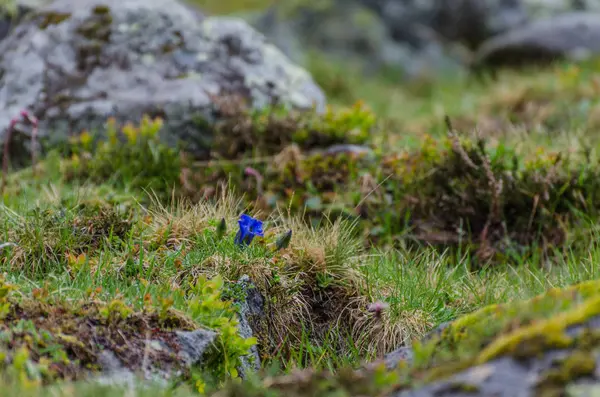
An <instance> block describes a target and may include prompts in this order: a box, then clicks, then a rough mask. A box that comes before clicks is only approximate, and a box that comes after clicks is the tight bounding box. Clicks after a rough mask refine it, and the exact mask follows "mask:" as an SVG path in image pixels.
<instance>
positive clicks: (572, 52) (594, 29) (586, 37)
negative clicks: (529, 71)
mask: <svg viewBox="0 0 600 397" xmlns="http://www.w3.org/2000/svg"><path fill="white" fill-rule="evenodd" d="M599 53H600V13H589V12H573V13H568V14H564V15H560V16H556V17H552V18H548V19H543V20H540V21H537V22H533V23H531V24H528V25H527V26H524V27H522V28H519V29H515V30H512V31H510V32H507V33H505V34H502V35H499V36H497V37H494V38H492V39H490V40H489V41H488V42H486V43H485V44H484V45H483V46H482V47H481V49H480V50H479V51H478V53H477V54H476V56H475V60H474V66H475V68H483V67H499V66H521V65H524V64H531V63H548V62H552V61H555V60H558V59H570V60H582V59H585V58H589V57H592V56H595V55H598V54H599Z"/></svg>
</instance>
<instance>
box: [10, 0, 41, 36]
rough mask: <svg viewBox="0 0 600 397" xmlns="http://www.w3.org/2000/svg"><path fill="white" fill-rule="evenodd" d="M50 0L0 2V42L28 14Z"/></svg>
mask: <svg viewBox="0 0 600 397" xmlns="http://www.w3.org/2000/svg"><path fill="white" fill-rule="evenodd" d="M51 1H52V0H4V1H2V2H0V41H1V40H3V39H4V38H5V37H6V36H8V35H9V33H10V32H11V31H12V29H13V28H14V27H15V26H16V25H17V24H18V23H19V22H20V21H22V20H23V19H24V18H25V17H26V16H27V15H29V13H30V12H32V11H33V10H36V9H38V8H40V7H42V6H44V5H46V4H49V3H50V2H51Z"/></svg>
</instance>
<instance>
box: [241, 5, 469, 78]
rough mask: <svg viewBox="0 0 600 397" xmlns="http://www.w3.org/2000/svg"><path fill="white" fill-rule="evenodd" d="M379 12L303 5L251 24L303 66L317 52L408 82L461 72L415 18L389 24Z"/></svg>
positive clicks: (272, 11) (285, 7) (274, 9)
mask: <svg viewBox="0 0 600 397" xmlns="http://www.w3.org/2000/svg"><path fill="white" fill-rule="evenodd" d="M403 10H404V9H403ZM380 11H381V10H380V9H378V8H377V7H372V6H371V5H369V4H364V2H363V1H361V0H333V1H329V2H322V1H316V0H307V1H302V2H295V3H289V4H288V3H283V2H282V3H280V4H276V5H274V6H272V7H271V8H270V9H268V10H267V11H266V12H265V13H263V14H260V15H259V16H254V17H249V21H250V23H251V24H252V25H253V26H254V27H255V28H256V29H258V30H259V31H261V32H262V33H264V34H265V35H266V36H267V37H268V38H269V40H270V41H272V42H273V43H274V44H275V45H277V46H278V47H279V48H281V49H282V51H284V53H285V54H286V55H287V56H289V57H290V58H291V59H293V60H294V61H296V62H298V63H301V64H306V63H307V62H308V60H309V54H311V52H317V53H318V54H319V53H320V54H325V55H326V56H327V57H329V59H335V60H337V61H339V62H345V63H347V62H350V63H353V64H355V65H357V66H358V67H359V68H360V69H361V70H363V71H365V72H366V73H369V74H374V73H378V72H381V71H382V70H394V71H396V72H400V73H401V74H402V75H404V76H405V77H406V78H408V79H411V78H416V77H423V75H433V74H437V73H439V72H445V71H448V70H456V69H461V60H460V57H459V56H457V54H456V53H453V52H452V51H451V50H448V49H447V48H446V47H445V46H444V44H443V43H442V42H441V41H439V40H438V37H436V35H435V32H434V31H433V30H432V29H429V28H428V27H426V26H425V25H424V24H421V23H419V22H420V19H419V18H415V16H414V15H413V14H412V13H410V12H406V13H401V14H402V16H403V19H399V20H398V22H397V23H388V22H389V21H387V20H386V18H387V14H386V13H385V12H380ZM404 11H408V10H404Z"/></svg>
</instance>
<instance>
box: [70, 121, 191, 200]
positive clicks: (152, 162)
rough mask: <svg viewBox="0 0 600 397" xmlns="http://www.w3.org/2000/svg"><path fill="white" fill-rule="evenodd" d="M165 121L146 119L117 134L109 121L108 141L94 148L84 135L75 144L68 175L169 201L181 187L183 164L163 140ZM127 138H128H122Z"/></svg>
mask: <svg viewBox="0 0 600 397" xmlns="http://www.w3.org/2000/svg"><path fill="white" fill-rule="evenodd" d="M161 127H162V120H161V119H160V118H156V119H154V120H151V119H150V118H149V117H147V116H146V117H144V118H143V119H142V121H141V122H140V125H139V126H137V127H136V126H134V125H133V124H132V123H127V124H125V125H124V126H123V128H122V129H121V130H120V132H119V131H117V128H116V122H115V120H114V119H110V120H108V123H107V131H106V135H107V139H106V140H102V141H100V142H98V143H97V145H96V147H94V142H93V137H92V136H91V135H90V134H89V133H88V132H83V133H82V134H81V135H80V136H79V137H78V138H77V139H76V140H75V141H74V142H73V146H72V147H71V150H72V151H73V156H72V158H71V161H70V162H69V163H68V164H67V170H66V172H67V174H68V176H69V179H73V180H92V181H94V182H96V183H101V182H105V181H111V182H113V183H115V184H116V185H117V186H118V187H122V188H128V189H132V190H136V189H137V190H145V191H149V192H153V193H154V194H155V195H156V196H157V197H158V198H160V199H162V200H167V199H168V198H170V197H171V194H172V193H173V190H174V189H177V187H178V186H179V177H180V173H181V161H180V157H179V155H178V153H177V151H176V150H174V149H173V148H170V147H169V146H167V145H165V144H164V143H162V142H161V141H160V138H159V135H158V133H159V131H160V129H161ZM123 138H125V139H123Z"/></svg>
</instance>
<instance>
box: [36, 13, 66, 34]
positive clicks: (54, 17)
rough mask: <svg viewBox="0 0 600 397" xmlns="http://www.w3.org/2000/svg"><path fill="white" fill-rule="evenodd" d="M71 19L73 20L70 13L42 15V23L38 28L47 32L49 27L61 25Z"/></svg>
mask: <svg viewBox="0 0 600 397" xmlns="http://www.w3.org/2000/svg"><path fill="white" fill-rule="evenodd" d="M69 18H71V14H69V13H58V12H48V13H45V14H43V15H41V21H40V23H39V25H38V26H39V27H40V29H42V30H45V29H47V28H48V27H49V26H53V25H59V24H61V23H62V22H64V21H66V20H67V19H69Z"/></svg>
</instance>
